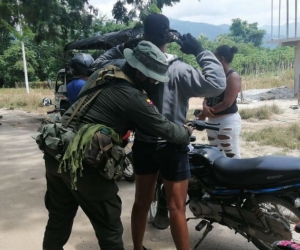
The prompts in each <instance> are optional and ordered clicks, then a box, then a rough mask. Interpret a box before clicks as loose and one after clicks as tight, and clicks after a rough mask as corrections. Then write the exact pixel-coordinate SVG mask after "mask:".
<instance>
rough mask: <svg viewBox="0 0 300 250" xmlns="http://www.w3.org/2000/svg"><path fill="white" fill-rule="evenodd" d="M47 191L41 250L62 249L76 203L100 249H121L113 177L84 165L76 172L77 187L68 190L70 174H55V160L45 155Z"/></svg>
mask: <svg viewBox="0 0 300 250" xmlns="http://www.w3.org/2000/svg"><path fill="white" fill-rule="evenodd" d="M44 159H45V165H46V179H47V192H46V195H45V205H46V208H47V209H48V211H49V219H48V223H47V226H46V230H45V235H44V241H43V249H44V250H63V246H64V245H65V244H66V242H67V241H68V239H69V237H70V234H71V231H72V225H73V220H74V217H75V215H76V212H77V209H78V206H80V207H81V208H82V210H83V211H84V212H85V214H86V215H87V216H88V218H89V219H90V221H91V223H92V226H93V228H94V230H95V234H96V237H97V239H98V243H99V246H100V248H101V249H102V250H108V249H110V250H124V248H123V241H122V234H123V226H122V222H121V208H122V202H121V199H120V197H119V196H118V195H117V193H118V187H117V185H116V183H115V182H114V181H113V180H107V179H104V178H103V177H101V176H100V174H99V173H98V172H97V170H96V169H93V168H89V167H85V168H84V170H83V176H82V177H80V176H79V174H78V181H77V190H72V189H71V184H70V173H69V172H68V171H67V172H63V173H61V174H59V173H57V170H58V166H59V163H58V162H57V161H56V160H55V159H54V158H52V157H51V156H48V155H45V156H44Z"/></svg>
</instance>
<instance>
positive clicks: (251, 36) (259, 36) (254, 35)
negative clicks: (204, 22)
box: [228, 18, 266, 47]
mask: <svg viewBox="0 0 300 250" xmlns="http://www.w3.org/2000/svg"><path fill="white" fill-rule="evenodd" d="M257 25H258V23H250V24H248V22H247V21H242V20H241V19H240V18H236V19H233V20H232V24H231V26H230V28H229V30H230V34H229V35H228V36H229V37H231V38H233V40H234V41H235V42H237V43H240V42H243V43H253V44H254V45H255V46H256V47H260V46H261V45H262V43H263V38H264V35H265V34H266V31H265V30H259V29H258V27H257Z"/></svg>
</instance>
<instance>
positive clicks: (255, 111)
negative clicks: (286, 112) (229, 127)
mask: <svg viewBox="0 0 300 250" xmlns="http://www.w3.org/2000/svg"><path fill="white" fill-rule="evenodd" d="M239 113H240V115H241V118H242V119H244V120H248V119H250V118H256V119H259V120H265V119H270V118H271V117H272V115H273V114H282V113H283V111H282V110H281V109H280V108H279V107H278V106H277V105H276V104H273V105H264V106H261V107H258V108H252V109H240V110H239Z"/></svg>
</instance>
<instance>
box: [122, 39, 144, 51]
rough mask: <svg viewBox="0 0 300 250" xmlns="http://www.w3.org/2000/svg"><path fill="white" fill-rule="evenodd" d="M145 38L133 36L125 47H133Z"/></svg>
mask: <svg viewBox="0 0 300 250" xmlns="http://www.w3.org/2000/svg"><path fill="white" fill-rule="evenodd" d="M143 40H144V39H143V38H141V37H139V38H133V39H130V40H128V41H127V42H125V43H124V45H123V46H124V49H133V48H134V47H136V46H137V45H138V43H139V42H140V41H143Z"/></svg>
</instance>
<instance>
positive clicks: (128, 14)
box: [112, 0, 180, 23]
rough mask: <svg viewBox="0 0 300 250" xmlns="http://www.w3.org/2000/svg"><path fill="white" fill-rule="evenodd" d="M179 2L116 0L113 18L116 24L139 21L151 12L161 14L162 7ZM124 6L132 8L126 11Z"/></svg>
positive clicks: (166, 0)
mask: <svg viewBox="0 0 300 250" xmlns="http://www.w3.org/2000/svg"><path fill="white" fill-rule="evenodd" d="M178 2H180V0H144V1H140V0H118V1H117V2H116V3H115V4H114V7H113V10H112V13H113V17H114V19H115V20H116V21H117V22H120V23H128V22H129V21H130V20H133V19H134V18H137V17H139V19H140V20H143V18H144V17H145V16H146V15H147V14H149V13H153V12H156V13H157V12H161V9H162V8H163V6H173V4H174V3H178ZM126 5H131V6H132V8H131V9H130V10H128V7H126Z"/></svg>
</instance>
